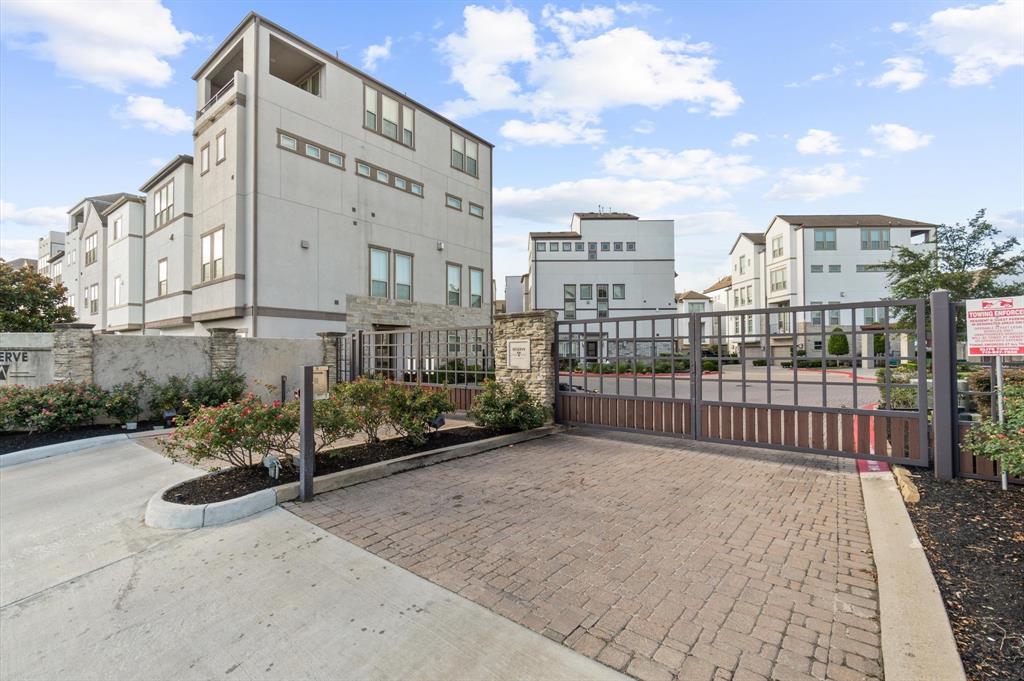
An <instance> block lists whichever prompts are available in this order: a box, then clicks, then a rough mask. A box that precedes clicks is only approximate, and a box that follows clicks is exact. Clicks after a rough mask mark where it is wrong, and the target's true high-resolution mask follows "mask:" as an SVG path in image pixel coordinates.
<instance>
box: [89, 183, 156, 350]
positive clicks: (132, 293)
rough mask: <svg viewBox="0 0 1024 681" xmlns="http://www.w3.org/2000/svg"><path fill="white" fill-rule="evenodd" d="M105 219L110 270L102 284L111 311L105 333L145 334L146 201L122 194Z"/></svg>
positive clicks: (109, 209)
mask: <svg viewBox="0 0 1024 681" xmlns="http://www.w3.org/2000/svg"><path fill="white" fill-rule="evenodd" d="M102 216H103V218H104V219H105V220H106V224H107V245H106V267H105V274H104V276H103V281H102V282H101V283H100V289H101V290H102V291H103V296H102V297H103V299H104V300H105V301H106V310H107V312H106V321H105V323H104V325H103V330H104V331H118V332H121V333H141V332H142V324H143V308H142V306H143V299H144V298H143V276H142V273H143V266H144V259H143V251H144V244H143V241H144V234H145V221H146V220H145V218H146V215H145V199H143V197H141V196H134V195H132V194H122V195H121V196H120V197H119V198H118V199H117V200H116V201H114V203H112V204H110V205H109V206H108V207H107V208H105V209H104V210H103V213H102Z"/></svg>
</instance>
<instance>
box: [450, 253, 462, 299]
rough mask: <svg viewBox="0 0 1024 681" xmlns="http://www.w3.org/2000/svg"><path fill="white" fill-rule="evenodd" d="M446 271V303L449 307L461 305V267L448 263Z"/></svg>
mask: <svg viewBox="0 0 1024 681" xmlns="http://www.w3.org/2000/svg"><path fill="white" fill-rule="evenodd" d="M446 271H447V278H446V282H447V287H448V288H447V291H448V298H447V302H448V304H449V305H456V306H458V305H462V265H459V264H456V263H448V266H447V268H446Z"/></svg>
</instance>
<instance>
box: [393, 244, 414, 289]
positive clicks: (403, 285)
mask: <svg viewBox="0 0 1024 681" xmlns="http://www.w3.org/2000/svg"><path fill="white" fill-rule="evenodd" d="M395 298H396V299H398V300H412V256H411V255H406V254H405V253H395Z"/></svg>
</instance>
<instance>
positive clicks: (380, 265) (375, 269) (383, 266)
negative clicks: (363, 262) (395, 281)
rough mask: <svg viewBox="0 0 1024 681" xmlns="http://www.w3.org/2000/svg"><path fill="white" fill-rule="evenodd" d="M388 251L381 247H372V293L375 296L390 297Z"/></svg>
mask: <svg viewBox="0 0 1024 681" xmlns="http://www.w3.org/2000/svg"><path fill="white" fill-rule="evenodd" d="M388 258H389V255H388V252H387V251H385V250H382V249H380V248H371V249H370V295H371V296H373V297H374V298H387V297H388V286H389V284H388V282H389V281H390V273H389V272H388V269H389V267H388Z"/></svg>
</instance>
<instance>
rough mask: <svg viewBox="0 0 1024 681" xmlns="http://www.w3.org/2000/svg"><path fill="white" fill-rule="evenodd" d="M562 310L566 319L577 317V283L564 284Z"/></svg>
mask: <svg viewBox="0 0 1024 681" xmlns="http://www.w3.org/2000/svg"><path fill="white" fill-rule="evenodd" d="M562 312H563V315H564V317H565V319H576V284H563V285H562Z"/></svg>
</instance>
